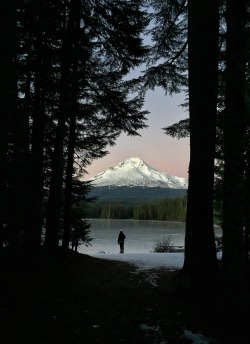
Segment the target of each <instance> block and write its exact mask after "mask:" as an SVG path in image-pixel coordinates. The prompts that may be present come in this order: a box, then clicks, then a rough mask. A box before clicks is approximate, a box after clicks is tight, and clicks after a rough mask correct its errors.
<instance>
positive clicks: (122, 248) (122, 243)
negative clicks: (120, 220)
mask: <svg viewBox="0 0 250 344" xmlns="http://www.w3.org/2000/svg"><path fill="white" fill-rule="evenodd" d="M125 239H126V236H125V234H124V233H123V231H122V229H121V230H120V233H119V235H118V244H119V245H120V253H124V240H125Z"/></svg>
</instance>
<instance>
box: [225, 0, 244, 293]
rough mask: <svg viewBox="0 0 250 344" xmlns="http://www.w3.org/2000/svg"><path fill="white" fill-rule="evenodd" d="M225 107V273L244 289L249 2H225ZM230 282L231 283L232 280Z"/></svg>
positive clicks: (226, 276)
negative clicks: (246, 78)
mask: <svg viewBox="0 0 250 344" xmlns="http://www.w3.org/2000/svg"><path fill="white" fill-rule="evenodd" d="M226 5H227V8H226V21H227V50H226V100H225V102H226V108H225V117H224V147H225V148H224V149H225V169H224V195H223V201H224V203H223V259H222V263H223V272H224V274H223V276H224V282H225V285H226V287H227V288H229V285H230V288H231V289H234V288H235V289H241V288H242V287H243V285H242V283H243V284H244V282H243V279H244V278H243V276H244V236H243V221H244V168H245V162H244V151H245V144H246V111H245V91H246V89H245V88H246V87H245V72H246V70H245V66H246V32H245V30H246V27H245V26H246V1H234V0H228V1H227V2H226ZM229 282H230V283H229Z"/></svg>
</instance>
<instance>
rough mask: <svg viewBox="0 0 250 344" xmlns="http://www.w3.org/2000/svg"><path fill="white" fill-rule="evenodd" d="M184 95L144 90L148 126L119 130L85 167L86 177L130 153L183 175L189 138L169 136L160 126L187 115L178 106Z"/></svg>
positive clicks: (121, 159) (185, 168)
mask: <svg viewBox="0 0 250 344" xmlns="http://www.w3.org/2000/svg"><path fill="white" fill-rule="evenodd" d="M184 98H185V97H184V94H178V95H173V96H172V97H171V96H166V95H165V94H164V91H163V90H161V89H159V88H158V89H156V90H155V91H148V93H147V95H146V99H145V104H144V109H146V110H148V111H149V112H150V113H149V114H148V116H147V118H148V120H147V122H146V123H147V125H148V128H147V129H143V130H141V131H140V132H139V133H140V135H141V136H138V137H130V136H126V135H124V134H122V135H121V136H120V137H119V138H118V140H117V141H116V145H115V146H114V147H108V148H107V150H108V151H109V154H108V155H107V156H106V157H104V158H102V159H98V160H95V161H94V162H93V164H92V165H90V166H88V167H87V171H88V175H86V179H89V178H91V177H93V176H95V175H96V174H98V173H100V172H103V171H104V170H106V169H107V168H109V167H114V166H116V165H118V164H119V163H120V162H123V161H125V160H126V159H128V158H131V157H139V158H141V159H142V160H144V162H146V163H147V164H148V165H150V166H152V167H154V168H156V169H157V170H159V171H160V172H165V173H169V174H171V175H175V176H178V177H185V178H187V177H188V164H189V138H187V139H180V140H177V139H173V138H171V137H169V136H167V135H165V134H164V132H163V130H162V129H161V128H163V127H166V126H168V125H171V124H173V123H176V122H178V121H180V120H182V119H185V118H187V117H188V113H187V111H186V110H185V109H183V108H182V107H180V106H179V105H180V104H182V103H183V102H184Z"/></svg>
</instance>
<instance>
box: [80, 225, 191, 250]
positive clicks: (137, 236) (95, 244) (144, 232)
mask: <svg viewBox="0 0 250 344" xmlns="http://www.w3.org/2000/svg"><path fill="white" fill-rule="evenodd" d="M90 223H91V229H90V237H91V238H93V240H92V242H91V243H92V246H90V247H85V246H84V245H82V246H80V247H79V250H78V251H79V252H81V253H86V254H88V253H89V254H93V253H97V252H100V251H104V252H106V253H117V252H119V245H118V244H117V238H118V234H119V231H120V230H121V229H122V230H123V232H124V234H125V235H126V240H125V253H149V252H151V251H153V249H154V245H155V243H156V241H157V240H160V239H161V238H163V237H165V236H168V235H170V236H171V244H172V245H174V246H183V245H184V235H185V223H182V222H168V221H141V220H140V221H137V220H103V219H92V220H90Z"/></svg>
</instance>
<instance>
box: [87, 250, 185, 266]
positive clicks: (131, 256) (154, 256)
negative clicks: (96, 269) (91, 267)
mask: <svg viewBox="0 0 250 344" xmlns="http://www.w3.org/2000/svg"><path fill="white" fill-rule="evenodd" d="M91 256H92V257H95V258H100V259H109V260H120V261H123V262H128V263H132V264H134V265H136V266H137V267H138V268H145V269H146V268H148V269H152V268H167V269H174V270H176V269H181V268H182V266H183V262H184V254H183V253H154V252H150V253H123V254H121V253H105V252H98V253H95V254H91Z"/></svg>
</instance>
